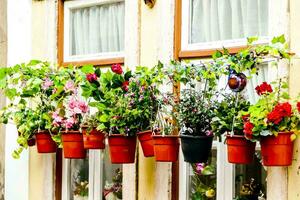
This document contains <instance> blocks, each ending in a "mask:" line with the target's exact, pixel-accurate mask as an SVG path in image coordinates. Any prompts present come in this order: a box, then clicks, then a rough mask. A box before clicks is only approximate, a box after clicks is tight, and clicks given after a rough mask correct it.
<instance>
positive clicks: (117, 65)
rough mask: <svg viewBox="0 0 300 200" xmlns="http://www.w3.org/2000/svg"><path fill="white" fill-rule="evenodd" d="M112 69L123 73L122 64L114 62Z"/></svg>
mask: <svg viewBox="0 0 300 200" xmlns="http://www.w3.org/2000/svg"><path fill="white" fill-rule="evenodd" d="M111 71H113V72H114V73H116V74H122V73H123V69H122V66H121V64H113V65H112V66H111Z"/></svg>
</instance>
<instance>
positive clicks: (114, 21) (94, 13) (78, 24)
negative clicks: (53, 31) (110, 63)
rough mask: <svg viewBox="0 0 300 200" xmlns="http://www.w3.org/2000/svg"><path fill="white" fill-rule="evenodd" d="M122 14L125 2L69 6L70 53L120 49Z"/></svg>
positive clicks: (121, 43)
mask: <svg viewBox="0 0 300 200" xmlns="http://www.w3.org/2000/svg"><path fill="white" fill-rule="evenodd" d="M124 14H125V4H124V2H119V3H112V4H104V5H98V6H92V7H87V8H79V9H73V10H71V15H70V33H69V34H70V51H71V52H70V54H71V55H86V54H96V53H103V52H119V51H123V49H124V23H125V20H124Z"/></svg>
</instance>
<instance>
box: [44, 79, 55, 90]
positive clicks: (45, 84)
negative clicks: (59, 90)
mask: <svg viewBox="0 0 300 200" xmlns="http://www.w3.org/2000/svg"><path fill="white" fill-rule="evenodd" d="M52 85H53V81H52V80H50V79H49V78H46V79H45V80H44V83H43V85H42V89H43V90H47V89H49V87H51V86H52Z"/></svg>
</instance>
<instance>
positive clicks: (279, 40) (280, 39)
mask: <svg viewBox="0 0 300 200" xmlns="http://www.w3.org/2000/svg"><path fill="white" fill-rule="evenodd" d="M285 41H286V40H285V37H284V35H280V36H278V37H274V38H273V39H272V44H276V43H282V44H284V43H285Z"/></svg>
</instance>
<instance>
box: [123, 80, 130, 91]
mask: <svg viewBox="0 0 300 200" xmlns="http://www.w3.org/2000/svg"><path fill="white" fill-rule="evenodd" d="M128 86H129V81H124V82H123V83H122V89H123V90H124V91H126V92H127V91H128V89H129V87H128Z"/></svg>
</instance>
